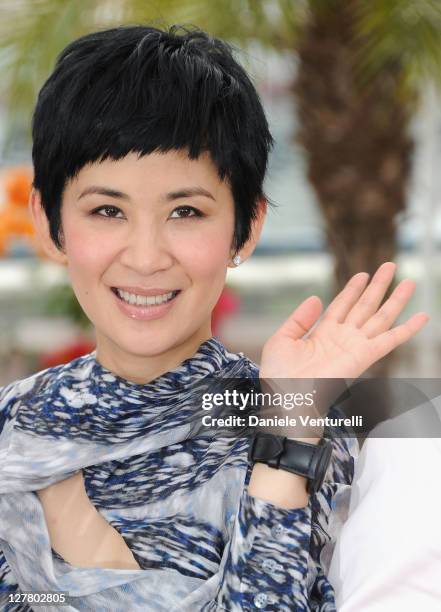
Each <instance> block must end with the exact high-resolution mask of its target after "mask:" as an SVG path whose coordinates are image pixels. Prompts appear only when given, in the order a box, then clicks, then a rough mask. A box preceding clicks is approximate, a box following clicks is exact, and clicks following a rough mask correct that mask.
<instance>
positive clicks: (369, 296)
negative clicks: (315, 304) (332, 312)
mask: <svg viewBox="0 0 441 612" xmlns="http://www.w3.org/2000/svg"><path fill="white" fill-rule="evenodd" d="M395 269H396V265H395V264H394V263H392V262H391V261H388V262H387V263H384V264H383V265H382V266H380V267H379V268H378V270H377V271H376V272H375V274H374V276H373V277H372V280H371V282H370V283H369V285H368V286H367V287H366V289H365V290H364V291H363V293H362V294H361V297H360V298H359V300H358V301H357V302H356V304H355V305H354V306H353V308H352V309H351V310H350V312H349V314H348V316H347V317H346V319H345V323H350V324H351V325H355V327H361V326H362V325H363V324H364V323H365V322H366V321H367V320H368V319H369V318H370V317H371V316H372V315H373V314H374V313H375V312H376V311H377V309H378V307H379V305H380V304H381V300H382V299H383V297H384V294H385V293H386V291H387V289H388V287H389V285H390V284H391V282H392V279H393V276H394V273H395Z"/></svg>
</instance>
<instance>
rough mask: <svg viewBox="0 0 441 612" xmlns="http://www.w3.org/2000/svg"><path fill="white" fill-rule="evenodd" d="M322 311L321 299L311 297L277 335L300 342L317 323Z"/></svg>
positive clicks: (293, 313)
mask: <svg viewBox="0 0 441 612" xmlns="http://www.w3.org/2000/svg"><path fill="white" fill-rule="evenodd" d="M322 309H323V306H322V302H321V300H320V298H319V297H317V296H316V295H311V296H310V297H309V298H306V300H304V301H303V302H302V303H301V304H300V306H298V307H297V308H296V309H295V310H294V312H292V313H291V314H290V315H289V317H288V318H287V319H286V321H285V322H284V323H283V324H282V325H281V326H280V327H279V329H278V330H277V332H276V334H277V335H278V334H282V335H284V336H288V337H289V338H291V339H292V340H299V339H300V338H302V337H303V336H304V335H305V334H306V333H307V332H309V330H310V329H311V327H312V326H313V325H314V323H316V322H317V320H318V318H319V316H320V315H321V313H322Z"/></svg>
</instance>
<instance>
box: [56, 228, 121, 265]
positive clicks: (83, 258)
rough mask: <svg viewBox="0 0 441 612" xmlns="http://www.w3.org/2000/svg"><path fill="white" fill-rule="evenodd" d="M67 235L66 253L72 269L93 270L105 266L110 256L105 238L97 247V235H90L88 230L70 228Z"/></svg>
mask: <svg viewBox="0 0 441 612" xmlns="http://www.w3.org/2000/svg"><path fill="white" fill-rule="evenodd" d="M66 229H67V228H66ZM65 235H66V237H67V238H66V244H65V247H66V255H67V257H68V267H69V268H70V269H72V270H75V269H78V270H79V271H80V270H83V271H86V270H90V271H93V270H99V269H100V268H102V267H104V266H105V264H106V261H107V260H108V259H109V257H110V253H108V252H107V251H108V249H107V248H106V245H107V242H106V241H105V240H102V239H101V240H100V241H99V245H100V246H99V248H97V238H96V236H93V235H92V236H90V235H88V234H87V232H83V231H81V230H80V229H78V228H75V227H71V228H69V231H68V232H67V231H66V234H65Z"/></svg>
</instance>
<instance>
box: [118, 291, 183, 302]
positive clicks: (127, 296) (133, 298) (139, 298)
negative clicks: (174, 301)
mask: <svg viewBox="0 0 441 612" xmlns="http://www.w3.org/2000/svg"><path fill="white" fill-rule="evenodd" d="M117 292H118V295H119V297H120V298H122V299H123V300H124V301H125V302H128V303H129V304H136V305H137V306H152V305H154V304H163V303H164V302H168V300H170V299H171V298H172V297H173V291H170V292H169V293H165V294H164V295H149V296H144V295H136V294H134V293H128V292H127V291H122V290H121V289H117Z"/></svg>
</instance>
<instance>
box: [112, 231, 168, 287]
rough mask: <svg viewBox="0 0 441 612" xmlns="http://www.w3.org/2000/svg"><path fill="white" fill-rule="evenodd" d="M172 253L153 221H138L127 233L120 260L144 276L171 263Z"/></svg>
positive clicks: (158, 270)
mask: <svg viewBox="0 0 441 612" xmlns="http://www.w3.org/2000/svg"><path fill="white" fill-rule="evenodd" d="M173 260H174V258H173V255H172V253H171V251H170V249H169V245H168V241H167V239H166V237H165V236H164V234H163V233H162V232H161V230H160V228H158V227H157V226H156V225H154V224H153V223H146V222H144V223H143V222H138V223H137V224H135V225H133V226H132V227H131V228H130V229H129V230H128V233H127V236H126V242H125V244H124V246H123V250H122V253H121V256H120V262H121V263H122V265H124V266H125V267H127V268H130V269H131V270H133V271H134V272H136V273H137V274H138V275H139V276H140V277H143V278H146V277H149V276H151V275H152V274H154V273H156V272H160V271H161V270H167V269H168V268H170V266H171V265H172V264H173Z"/></svg>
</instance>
